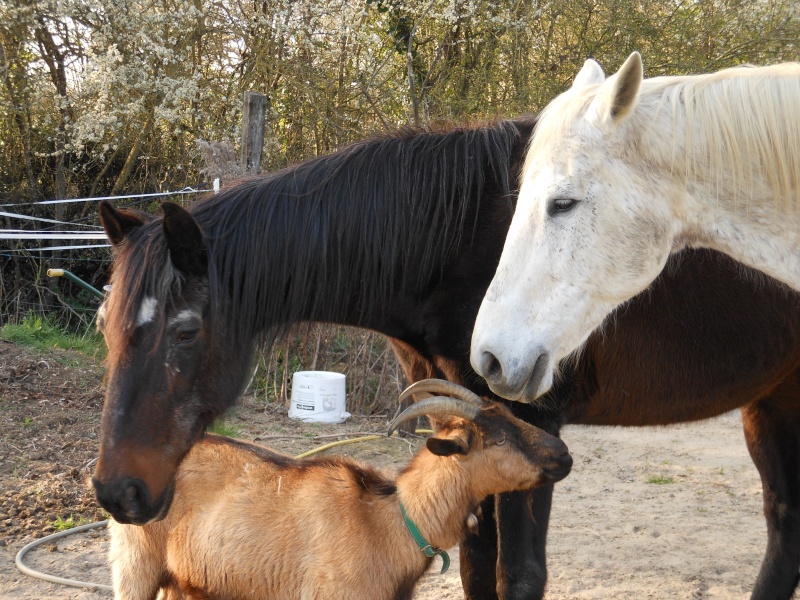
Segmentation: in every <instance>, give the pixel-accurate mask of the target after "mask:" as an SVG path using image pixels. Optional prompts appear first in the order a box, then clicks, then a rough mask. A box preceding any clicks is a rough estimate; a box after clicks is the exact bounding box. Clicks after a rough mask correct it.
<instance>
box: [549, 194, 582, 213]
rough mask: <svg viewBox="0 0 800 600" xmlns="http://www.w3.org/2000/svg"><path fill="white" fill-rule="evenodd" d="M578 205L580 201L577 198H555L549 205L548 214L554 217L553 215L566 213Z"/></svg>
mask: <svg viewBox="0 0 800 600" xmlns="http://www.w3.org/2000/svg"><path fill="white" fill-rule="evenodd" d="M577 204H578V201H577V200H576V199H575V198H553V199H552V200H550V202H549V203H548V205H547V214H548V215H550V216H551V217H552V216H553V215H557V214H561V213H566V212H569V211H571V210H572V209H573V208H575V206H577Z"/></svg>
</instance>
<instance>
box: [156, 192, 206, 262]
mask: <svg viewBox="0 0 800 600" xmlns="http://www.w3.org/2000/svg"><path fill="white" fill-rule="evenodd" d="M161 208H162V210H163V211H164V222H163V227H164V237H165V238H166V240H167V248H168V249H169V257H170V259H171V260H172V266H174V267H175V268H176V269H177V270H178V271H180V272H181V273H183V274H184V275H194V276H205V275H207V274H208V257H207V255H206V244H205V241H204V240H203V232H202V231H200V226H199V225H198V224H197V222H196V221H195V220H194V218H193V217H192V215H190V214H189V213H188V212H187V211H186V210H184V209H183V208H181V207H180V206H178V205H177V204H175V203H174V202H162V203H161Z"/></svg>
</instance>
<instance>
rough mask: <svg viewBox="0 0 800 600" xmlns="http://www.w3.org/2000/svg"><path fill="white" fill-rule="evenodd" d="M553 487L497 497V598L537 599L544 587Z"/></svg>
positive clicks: (538, 599)
mask: <svg viewBox="0 0 800 600" xmlns="http://www.w3.org/2000/svg"><path fill="white" fill-rule="evenodd" d="M552 501H553V485H552V484H551V485H546V486H543V487H540V488H538V489H535V490H533V491H530V492H512V493H509V494H501V495H499V496H497V503H496V519H497V530H498V537H499V540H498V553H497V597H498V598H500V600H523V599H525V600H540V599H541V598H543V597H544V588H545V585H546V584H547V557H546V554H545V545H546V543H547V527H548V524H549V522H550V508H551V505H552Z"/></svg>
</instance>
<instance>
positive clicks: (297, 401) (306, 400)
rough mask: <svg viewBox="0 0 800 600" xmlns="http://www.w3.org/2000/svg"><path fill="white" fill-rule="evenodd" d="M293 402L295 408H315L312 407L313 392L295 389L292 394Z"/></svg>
mask: <svg viewBox="0 0 800 600" xmlns="http://www.w3.org/2000/svg"><path fill="white" fill-rule="evenodd" d="M292 399H293V402H294V406H295V408H297V410H311V411H313V410H315V407H314V392H301V391H300V390H298V391H297V393H295V394H294V395H293V398H292Z"/></svg>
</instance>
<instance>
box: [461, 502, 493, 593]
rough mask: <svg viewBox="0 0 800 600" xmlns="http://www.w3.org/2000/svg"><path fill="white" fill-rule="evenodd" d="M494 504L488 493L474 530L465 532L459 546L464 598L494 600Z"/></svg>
mask: <svg viewBox="0 0 800 600" xmlns="http://www.w3.org/2000/svg"><path fill="white" fill-rule="evenodd" d="M494 507H495V497H494V496H489V497H488V498H486V499H485V500H484V501H483V502H482V503H481V506H480V517H479V518H478V530H477V531H472V532H469V533H467V537H466V538H465V539H464V541H463V542H462V543H461V545H460V546H459V564H460V565H461V585H462V586H463V587H464V598H465V600H497V577H496V571H497V567H496V565H497V525H496V522H495V518H494Z"/></svg>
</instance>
